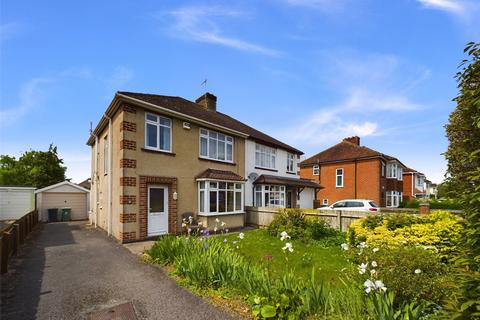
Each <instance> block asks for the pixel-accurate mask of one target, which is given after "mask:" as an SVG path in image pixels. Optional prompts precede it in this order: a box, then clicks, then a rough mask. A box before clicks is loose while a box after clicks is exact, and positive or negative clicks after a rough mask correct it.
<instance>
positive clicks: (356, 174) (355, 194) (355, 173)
mask: <svg viewBox="0 0 480 320" xmlns="http://www.w3.org/2000/svg"><path fill="white" fill-rule="evenodd" d="M344 174H345V173H344ZM355 199H357V159H355Z"/></svg>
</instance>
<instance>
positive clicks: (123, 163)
mask: <svg viewBox="0 0 480 320" xmlns="http://www.w3.org/2000/svg"><path fill="white" fill-rule="evenodd" d="M136 167H137V160H135V159H120V168H136Z"/></svg>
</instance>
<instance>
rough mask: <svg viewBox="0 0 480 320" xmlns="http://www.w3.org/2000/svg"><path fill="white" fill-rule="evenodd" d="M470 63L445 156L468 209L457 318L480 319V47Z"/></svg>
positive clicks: (470, 48) (471, 46) (463, 69)
mask: <svg viewBox="0 0 480 320" xmlns="http://www.w3.org/2000/svg"><path fill="white" fill-rule="evenodd" d="M465 53H466V54H467V55H468V59H465V60H463V61H462V63H461V64H460V67H459V68H460V71H459V72H458V73H457V75H456V79H457V82H458V89H459V95H458V96H457V97H456V98H455V99H454V100H455V101H456V103H457V106H456V108H455V110H454V111H453V112H452V113H451V114H450V118H449V123H448V124H447V125H446V133H447V137H448V140H449V146H448V150H447V152H446V153H445V156H446V158H447V161H448V172H447V174H448V176H449V178H448V183H449V187H450V188H451V190H452V191H453V192H454V193H455V194H456V195H457V197H459V198H460V200H461V201H462V204H463V206H464V208H465V210H464V213H463V218H464V235H463V237H462V239H463V248H462V249H463V250H462V253H461V255H460V256H459V257H458V259H457V260H456V262H457V265H458V266H459V270H460V275H461V277H460V278H459V280H460V281H459V283H460V290H459V295H458V296H457V297H456V299H455V300H456V301H455V303H454V304H453V305H454V306H455V309H456V314H455V316H456V317H457V318H462V319H473V318H475V319H476V318H480V43H473V42H471V43H468V44H467V46H466V47H465Z"/></svg>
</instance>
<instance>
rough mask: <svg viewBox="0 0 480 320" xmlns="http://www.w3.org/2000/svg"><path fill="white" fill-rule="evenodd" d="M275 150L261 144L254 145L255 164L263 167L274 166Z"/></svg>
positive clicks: (271, 167)
mask: <svg viewBox="0 0 480 320" xmlns="http://www.w3.org/2000/svg"><path fill="white" fill-rule="evenodd" d="M276 157H277V150H276V149H275V148H271V147H267V146H264V145H262V144H258V143H257V144H256V145H255V166H257V167H260V168H265V169H275V168H276V164H275V162H276Z"/></svg>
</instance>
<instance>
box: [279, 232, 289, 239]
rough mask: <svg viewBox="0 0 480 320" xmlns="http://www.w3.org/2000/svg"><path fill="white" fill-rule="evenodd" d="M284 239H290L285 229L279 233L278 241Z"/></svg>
mask: <svg viewBox="0 0 480 320" xmlns="http://www.w3.org/2000/svg"><path fill="white" fill-rule="evenodd" d="M286 239H290V236H289V235H288V233H287V231H282V233H280V241H283V240H286Z"/></svg>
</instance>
